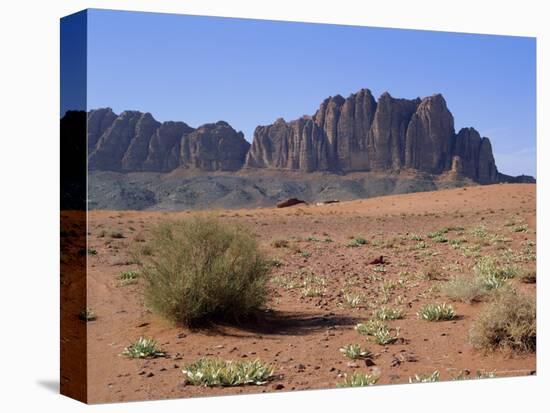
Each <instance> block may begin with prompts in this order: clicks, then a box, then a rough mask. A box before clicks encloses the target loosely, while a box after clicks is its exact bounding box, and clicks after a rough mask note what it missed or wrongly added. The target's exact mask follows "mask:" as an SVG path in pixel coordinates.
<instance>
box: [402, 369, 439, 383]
mask: <svg viewBox="0 0 550 413" xmlns="http://www.w3.org/2000/svg"><path fill="white" fill-rule="evenodd" d="M436 381H439V371H437V370H436V371H434V372H433V373H431V374H415V375H414V377H409V383H432V382H436Z"/></svg>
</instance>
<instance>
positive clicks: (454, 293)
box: [441, 277, 488, 304]
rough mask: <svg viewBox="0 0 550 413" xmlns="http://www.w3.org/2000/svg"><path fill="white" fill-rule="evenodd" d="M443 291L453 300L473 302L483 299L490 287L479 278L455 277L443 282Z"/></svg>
mask: <svg viewBox="0 0 550 413" xmlns="http://www.w3.org/2000/svg"><path fill="white" fill-rule="evenodd" d="M441 292H442V293H443V294H445V295H446V296H447V297H449V298H450V299H451V300H453V301H462V302H463V303H467V304H471V303H472V302H475V301H481V300H482V299H483V297H485V296H486V295H487V293H488V289H487V288H486V285H485V283H484V282H483V280H480V279H479V278H466V277H455V278H453V279H451V280H450V281H448V282H446V283H445V284H443V286H442V287H441Z"/></svg>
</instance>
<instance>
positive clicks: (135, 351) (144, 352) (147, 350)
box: [122, 337, 164, 359]
mask: <svg viewBox="0 0 550 413" xmlns="http://www.w3.org/2000/svg"><path fill="white" fill-rule="evenodd" d="M122 355H123V356H126V357H130V358H133V359H135V358H140V359H145V358H155V357H162V356H164V353H163V352H162V351H161V350H160V349H159V348H158V346H157V342H156V341H155V340H153V339H152V338H145V337H140V338H138V339H137V340H136V341H135V342H133V343H132V344H130V345H129V346H128V347H126V348H125V349H124V351H123V352H122Z"/></svg>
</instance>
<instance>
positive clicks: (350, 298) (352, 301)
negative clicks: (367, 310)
mask: <svg viewBox="0 0 550 413" xmlns="http://www.w3.org/2000/svg"><path fill="white" fill-rule="evenodd" d="M359 304H361V296H360V295H359V294H352V293H347V294H344V305H345V306H346V307H348V308H357V307H358V306H359Z"/></svg>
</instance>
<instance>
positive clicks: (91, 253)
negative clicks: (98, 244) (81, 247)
mask: <svg viewBox="0 0 550 413" xmlns="http://www.w3.org/2000/svg"><path fill="white" fill-rule="evenodd" d="M86 254H88V255H97V250H96V249H95V248H88V249H86Z"/></svg>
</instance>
